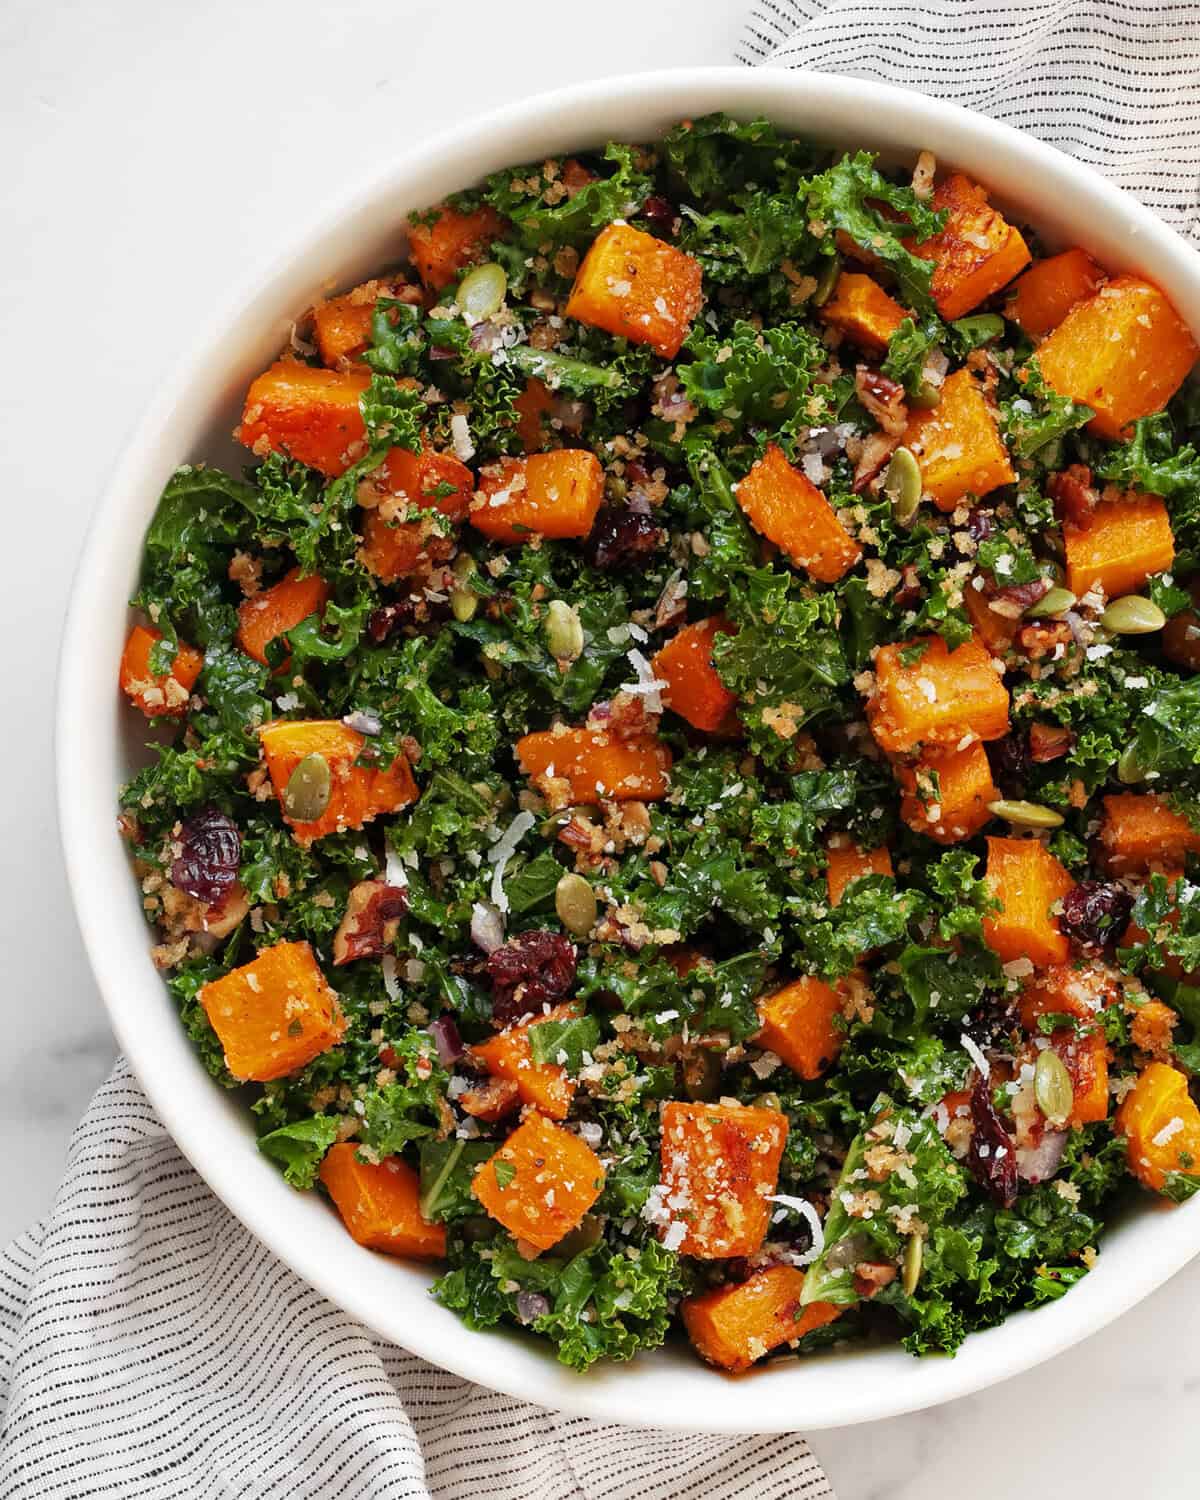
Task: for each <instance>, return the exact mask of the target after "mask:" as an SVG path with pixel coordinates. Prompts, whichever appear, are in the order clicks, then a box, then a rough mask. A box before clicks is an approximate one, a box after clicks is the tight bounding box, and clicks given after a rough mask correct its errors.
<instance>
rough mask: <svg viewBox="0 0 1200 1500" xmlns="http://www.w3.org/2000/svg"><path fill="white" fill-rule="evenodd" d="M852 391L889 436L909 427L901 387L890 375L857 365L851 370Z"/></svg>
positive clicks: (899, 435)
mask: <svg viewBox="0 0 1200 1500" xmlns="http://www.w3.org/2000/svg"><path fill="white" fill-rule="evenodd" d="M854 394H855V395H856V396H857V397H858V399H859V401H860V402H861V404H862V406H863V407H864V409H865V410H866V411H867V412H868V413H869V414H870V415H871V416H872V417H874V418H875V420H876V422H878V424H879V426H880V427H882V428H883V430H884V432H886V433H887V434H888V436H889V437H894V438H899V437H902V436H903V435H904V429H905V428H906V427H907V426H908V405H907V403H906V402H905V399H904V394H905V393H904V387H903V386H902V385H901V384H900V383H899V381H896V380H893V379H892V378H891V376H890V375H884V374H883V373H882V372H881V371H879V370H872V369H871V368H870V367H869V366H867V365H859V366H858V368H857V369H856V370H855V372H854Z"/></svg>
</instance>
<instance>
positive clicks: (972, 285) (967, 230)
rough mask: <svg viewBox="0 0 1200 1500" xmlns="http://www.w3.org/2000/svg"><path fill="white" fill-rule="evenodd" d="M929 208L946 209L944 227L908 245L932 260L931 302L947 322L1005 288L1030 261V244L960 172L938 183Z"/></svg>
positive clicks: (922, 256) (983, 192) (976, 185)
mask: <svg viewBox="0 0 1200 1500" xmlns="http://www.w3.org/2000/svg"><path fill="white" fill-rule="evenodd" d="M933 207H934V208H936V209H941V210H944V211H945V213H946V222H945V225H944V226H943V228H942V229H940V230H939V231H938V233H937V234H935V235H933V236H932V237H931V238H930V239H927V240H926V241H924V243H923V244H915V243H910V245H909V248H910V249H911V250H912V251H913V253H914V254H915V255H919V256H920V257H921V259H922V260H931V261H933V263H934V269H933V284H932V288H931V289H932V292H933V300H934V301H935V302H936V303H937V309H938V312H940V313H941V315H942V317H943V318H945V319H947V321H952V320H953V319H954V318H961V317H962V316H963V315H964V314H965V313H969V312H970V311H971V309H972V308H974V307H978V306H979V304H980V303H981V302H986V301H987V299H988V298H989V297H990V296H991V295H992V293H993V292H998V291H999V290H1000V289H1001V287H1005V286H1007V285H1008V283H1009V282H1010V281H1011V280H1012V279H1013V277H1014V276H1015V275H1016V274H1017V273H1018V272H1019V271H1020V270H1022V269H1023V268H1024V267H1025V266H1027V265H1028V264H1029V247H1028V245H1026V243H1025V241H1024V240H1023V239H1022V238H1021V235H1020V232H1019V231H1018V230H1016V229H1014V228H1013V226H1012V225H1011V224H1009V223H1008V222H1007V221H1006V220H1005V218H1004V217H1003V215H1002V214H1000V213H998V212H997V210H996V209H994V208H993V207H992V206H991V204H990V203H989V202H988V195H987V193H986V192H985V191H984V190H983V188H981V187H980V186H979V184H978V183H975V182H972V181H971V180H970V178H969V177H964V176H963V175H962V173H961V172H955V173H953V174H952V175H951V176H950V177H947V178H946V179H945V181H943V182H940V183H939V184H938V185H937V187H936V188H935V189H934V193H933Z"/></svg>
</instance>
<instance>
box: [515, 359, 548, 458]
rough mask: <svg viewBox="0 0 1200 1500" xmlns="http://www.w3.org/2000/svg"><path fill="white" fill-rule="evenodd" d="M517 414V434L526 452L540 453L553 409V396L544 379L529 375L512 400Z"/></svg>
mask: <svg viewBox="0 0 1200 1500" xmlns="http://www.w3.org/2000/svg"><path fill="white" fill-rule="evenodd" d="M513 410H514V411H515V412H516V414H517V418H518V420H517V436H518V437H519V438H520V439H521V447H522V448H524V450H525V452H526V453H540V452H541V451H542V449H543V448H544V447H545V446H546V429H547V424H548V423H549V420H550V413H551V412H552V411H553V410H554V397H553V395H551V393H550V387H549V386H548V385H547V384H546V382H545V381H544V380H538V379H537V378H536V376H531V377H530V378H529V379H528V380H527V381H526V382H525V389H524V390H523V391H522V392H521V394H520V395H519V396H518V397H517V399H516V400H515V401H514V402H513Z"/></svg>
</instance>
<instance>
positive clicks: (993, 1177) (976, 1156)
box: [967, 1073, 1017, 1208]
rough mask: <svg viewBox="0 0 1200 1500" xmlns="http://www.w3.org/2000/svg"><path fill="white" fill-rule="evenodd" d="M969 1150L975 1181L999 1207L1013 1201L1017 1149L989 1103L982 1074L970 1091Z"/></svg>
mask: <svg viewBox="0 0 1200 1500" xmlns="http://www.w3.org/2000/svg"><path fill="white" fill-rule="evenodd" d="M971 1124H972V1126H973V1127H974V1128H973V1130H972V1132H971V1148H970V1150H969V1151H968V1153H967V1165H968V1166H969V1167H970V1168H971V1171H972V1173H973V1174H974V1176H975V1181H976V1182H978V1184H979V1186H980V1187H981V1188H983V1190H984V1192H985V1193H987V1195H988V1196H989V1197H990V1198H991V1199H992V1201H993V1202H995V1203H998V1204H999V1205H1000V1207H1001V1208H1011V1207H1012V1205H1013V1204H1014V1203H1015V1202H1016V1198H1017V1148H1016V1146H1015V1145H1014V1144H1013V1139H1012V1137H1011V1136H1010V1135H1009V1133H1008V1131H1007V1130H1005V1128H1004V1122H1003V1121H1002V1120H1001V1118H1000V1116H999V1115H998V1114H997V1113H996V1106H995V1105H994V1104H993V1103H992V1091H991V1088H990V1087H989V1085H988V1081H987V1079H986V1078H985V1077H984V1076H983V1074H982V1073H976V1075H975V1084H974V1087H973V1088H972V1089H971Z"/></svg>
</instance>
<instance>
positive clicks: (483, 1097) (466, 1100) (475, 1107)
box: [458, 1078, 520, 1123]
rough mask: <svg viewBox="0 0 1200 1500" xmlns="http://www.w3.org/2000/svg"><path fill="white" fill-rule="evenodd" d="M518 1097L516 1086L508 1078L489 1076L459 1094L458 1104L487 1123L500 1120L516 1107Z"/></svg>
mask: <svg viewBox="0 0 1200 1500" xmlns="http://www.w3.org/2000/svg"><path fill="white" fill-rule="evenodd" d="M519 1099H520V1093H519V1090H518V1089H517V1086H516V1084H515V1083H513V1081H512V1080H511V1079H509V1078H489V1079H488V1080H487V1081H486V1082H485V1083H481V1084H480V1085H479V1087H478V1088H474V1089H468V1090H467V1091H466V1093H465V1094H461V1095H460V1096H459V1100H458V1102H459V1104H461V1105H462V1107H463V1109H465V1110H466V1112H467V1113H468V1114H469V1115H474V1116H475V1118H476V1119H477V1120H487V1121H488V1122H489V1123H491V1122H495V1121H496V1120H502V1119H503V1118H504V1116H505V1115H507V1114H511V1113H512V1111H513V1110H514V1109H516V1107H517V1104H518V1102H519Z"/></svg>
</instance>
